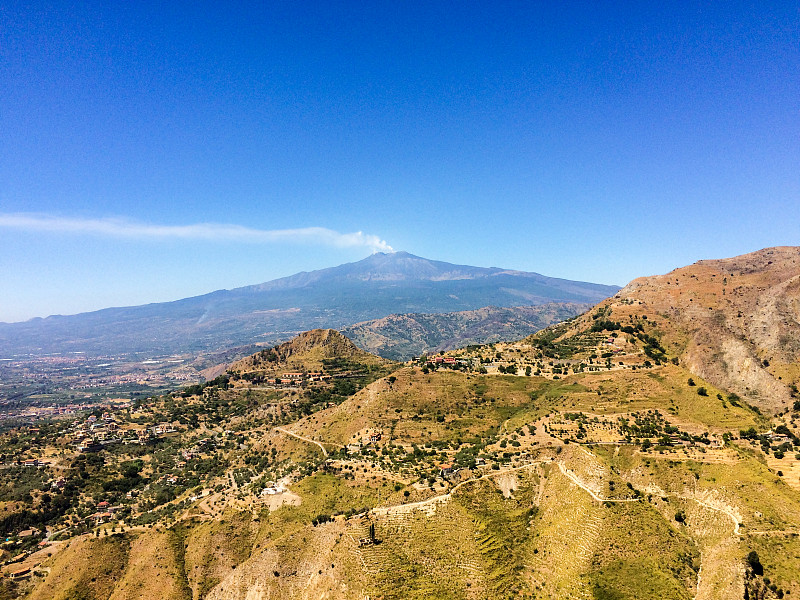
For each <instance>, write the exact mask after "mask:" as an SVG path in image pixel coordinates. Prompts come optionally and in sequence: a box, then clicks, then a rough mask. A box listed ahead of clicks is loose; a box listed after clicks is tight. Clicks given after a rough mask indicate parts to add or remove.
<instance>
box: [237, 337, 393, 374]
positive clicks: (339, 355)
mask: <svg viewBox="0 0 800 600" xmlns="http://www.w3.org/2000/svg"><path fill="white" fill-rule="evenodd" d="M330 361H339V362H353V363H360V364H363V365H369V366H386V365H391V364H392V362H391V361H390V360H387V359H385V358H381V357H379V356H375V355H374V354H370V353H369V352H366V351H364V350H361V349H360V348H358V347H357V346H356V345H355V344H354V343H353V342H352V341H350V340H349V339H348V338H347V337H345V336H344V335H342V334H341V333H339V332H338V331H335V330H333V329H313V330H311V331H306V332H304V333H301V334H300V335H297V336H295V337H294V338H292V339H291V340H289V341H288V342H283V343H282V344H278V345H277V346H275V347H274V348H269V349H265V350H262V351H260V352H256V353H255V354H253V355H252V356H248V357H246V358H243V359H241V360H238V361H236V362H234V363H233V364H231V365H230V367H228V371H229V372H231V373H235V374H244V373H253V372H257V373H260V374H263V375H271V374H275V375H279V374H280V373H281V372H284V371H300V372H304V371H305V372H308V371H322V370H323V369H324V367H325V364H326V363H329V362H330Z"/></svg>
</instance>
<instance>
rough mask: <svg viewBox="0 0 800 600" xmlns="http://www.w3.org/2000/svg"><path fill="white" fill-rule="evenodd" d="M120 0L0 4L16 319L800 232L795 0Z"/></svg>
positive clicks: (799, 59)
mask: <svg viewBox="0 0 800 600" xmlns="http://www.w3.org/2000/svg"><path fill="white" fill-rule="evenodd" d="M124 4H125V3H100V2H81V1H78V2H71V3H61V2H56V3H52V4H47V3H36V2H34V3H27V4H23V3H17V2H14V1H13V0H12V1H11V2H10V3H9V2H6V3H4V4H3V7H2V8H1V9H0V19H1V20H2V22H3V26H2V27H0V270H1V272H2V273H3V279H4V282H3V285H2V286H1V287H0V320H5V321H16V320H22V319H27V318H30V317H33V316H44V315H48V314H57V313H60V314H68V313H74V312H80V311H85V310H92V309H98V308H102V307H106V306H112V305H116V306H120V305H131V304H140V303H146V302H153V301H164V300H172V299H178V298H182V297H185V296H189V295H195V294H200V293H204V292H208V291H211V290H214V289H219V288H230V287H235V286H240V285H247V284H252V283H258V282H262V281H267V280H269V279H273V278H276V277H280V276H284V275H289V274H292V273H294V272H297V271H300V270H311V269H316V268H323V267H327V266H332V265H336V264H340V263H343V262H349V261H353V260H358V259H360V258H363V257H365V256H367V255H368V254H369V253H370V252H372V251H374V250H376V249H382V248H383V249H385V248H388V247H391V248H394V249H397V250H407V251H409V252H412V253H414V254H418V255H421V256H425V257H428V258H433V259H438V260H446V261H450V262H456V263H463V264H473V265H480V266H502V267H508V268H516V269H523V270H530V271H537V272H540V273H543V274H545V275H550V276H557V277H566V278H570V279H580V280H586V281H594V282H600V283H615V284H624V283H626V282H627V281H629V280H630V279H632V278H634V277H637V276H640V275H650V274H656V273H662V272H666V271H669V270H670V269H672V268H675V267H678V266H682V265H684V264H688V263H691V262H694V261H696V260H699V259H704V258H720V257H724V256H732V255H736V254H742V253H745V252H749V251H753V250H756V249H759V248H762V247H766V246H774V245H798V244H800V225H799V224H800V33H799V31H800V25H799V24H800V14H798V12H799V10H798V6H797V3H795V2H771V3H752V4H743V3H742V4H740V3H736V2H701V3H661V4H663V6H661V5H658V6H656V5H648V4H647V3H641V2H636V3H634V2H631V3H621V2H619V3H596V2H595V3H588V2H587V3H554V2H547V3H544V2H543V3H535V2H492V3H485V2H484V3H478V2H432V3H402V2H375V3H347V2H320V3H313V2H303V3H299V2H280V3H277V2H266V3H264V2H261V3H246V2H239V3H224V6H220V3H216V4H214V3H202V2H194V3H182V2H175V3H147V2H136V3H127V4H129V6H128V5H124ZM364 4H370V6H364ZM358 232H361V233H360V234H359V233H358Z"/></svg>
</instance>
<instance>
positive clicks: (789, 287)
mask: <svg viewBox="0 0 800 600" xmlns="http://www.w3.org/2000/svg"><path fill="white" fill-rule="evenodd" d="M598 314H599V315H600V318H602V319H604V320H608V321H612V322H618V323H620V324H621V325H623V326H624V325H628V324H631V323H642V324H643V325H644V327H645V331H646V332H647V333H649V334H652V335H655V336H656V337H658V338H659V339H660V340H661V341H662V342H663V343H664V345H665V346H666V347H667V348H668V349H669V350H670V352H671V354H672V355H673V356H676V357H678V358H679V360H680V362H681V364H683V365H685V366H686V367H687V368H688V369H689V370H691V371H692V372H694V373H696V374H697V375H699V376H701V377H704V378H706V379H708V380H709V381H711V382H713V383H714V384H716V385H718V386H720V387H722V388H725V389H728V390H730V391H734V392H736V393H738V394H739V395H741V396H743V397H746V398H747V399H748V401H750V402H751V403H752V404H754V405H756V406H759V407H761V408H763V409H766V410H769V411H771V412H778V411H782V410H785V409H786V408H788V407H789V406H790V405H791V402H792V400H791V396H792V392H793V391H794V390H793V388H792V387H791V386H792V385H795V386H796V385H797V383H798V380H800V369H799V368H798V364H799V361H800V248H797V247H779V248H768V249H765V250H760V251H758V252H753V253H752V254H746V255H743V256H738V257H735V258H728V259H722V260H703V261H699V262H697V263H695V264H693V265H690V266H687V267H682V268H680V269H676V270H674V271H672V272H670V273H667V274H666V275H658V276H654V277H643V278H640V279H636V280H634V281H632V282H631V283H629V284H628V285H627V286H626V287H624V288H623V289H622V290H621V291H620V292H619V293H618V294H616V295H615V296H614V297H613V298H610V299H608V300H606V301H605V302H603V303H601V304H600V305H598V310H594V311H590V313H588V314H587V315H586V316H584V317H582V318H581V319H580V320H578V321H576V322H575V323H574V325H573V326H572V327H571V328H570V330H569V331H568V332H567V334H566V335H574V333H575V332H576V331H580V330H582V329H586V328H587V327H590V326H591V325H592V319H593V318H594V319H595V320H596V318H597V315H598ZM795 393H796V392H795Z"/></svg>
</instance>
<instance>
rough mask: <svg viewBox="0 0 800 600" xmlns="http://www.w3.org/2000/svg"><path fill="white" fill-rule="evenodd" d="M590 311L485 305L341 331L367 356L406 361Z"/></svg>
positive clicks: (583, 306) (553, 306) (401, 317)
mask: <svg viewBox="0 0 800 600" xmlns="http://www.w3.org/2000/svg"><path fill="white" fill-rule="evenodd" d="M589 308H590V305H588V304H576V303H549V304H542V305H540V306H515V307H510V308H498V307H495V306H487V307H484V308H479V309H477V310H469V311H460V312H455V313H439V314H435V313H434V314H430V313H429V314H418V313H417V314H407V315H389V316H388V317H384V318H382V319H375V320H373V321H367V322H364V323H356V324H355V325H352V326H350V327H347V328H345V329H344V330H343V333H344V334H345V335H346V336H347V337H349V338H350V339H352V340H353V341H354V342H355V343H356V344H357V345H358V346H359V347H361V348H364V349H366V350H368V351H369V352H372V353H374V354H379V355H380V356H385V357H387V358H393V359H396V360H408V359H409V358H411V357H413V356H419V355H420V354H423V353H425V352H431V351H439V350H452V349H454V348H460V347H463V346H467V345H470V344H486V343H492V342H498V341H510V340H516V339H519V338H522V337H525V336H526V335H529V334H530V333H532V332H534V331H538V330H540V329H542V328H544V327H547V326H548V325H552V324H553V323H557V322H559V321H563V320H564V319H568V318H570V317H574V316H575V315H578V314H580V313H582V312H584V311H585V310H587V309H589Z"/></svg>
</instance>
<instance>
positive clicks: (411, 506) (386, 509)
mask: <svg viewBox="0 0 800 600" xmlns="http://www.w3.org/2000/svg"><path fill="white" fill-rule="evenodd" d="M552 460H553V459H551V458H543V459H541V460H537V461H534V462H530V463H526V464H524V465H520V466H518V467H509V468H507V469H500V470H499V471H492V472H489V473H486V474H484V475H481V476H480V477H473V478H472V479H467V480H466V481H462V482H461V483H458V484H456V485H454V486H453V487H452V489H451V490H450V491H449V492H447V493H446V494H439V495H438V496H432V497H430V498H428V499H427V500H420V501H419V502H411V503H408V504H395V505H394V506H379V507H377V508H373V509H371V510H370V511H369V513H370V514H373V515H380V516H385V515H390V514H398V513H404V512H410V511H412V510H419V509H425V508H428V507H433V506H435V505H436V504H439V503H443V502H447V501H448V500H449V499H450V497H451V496H452V495H453V493H454V492H456V491H457V490H458V489H459V488H460V487H462V486H465V485H467V484H469V483H474V482H476V481H481V480H482V479H491V478H492V477H497V476H498V475H504V474H506V473H513V472H514V471H519V470H520V469H527V468H529V467H535V466H537V465H539V464H541V463H547V462H552Z"/></svg>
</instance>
